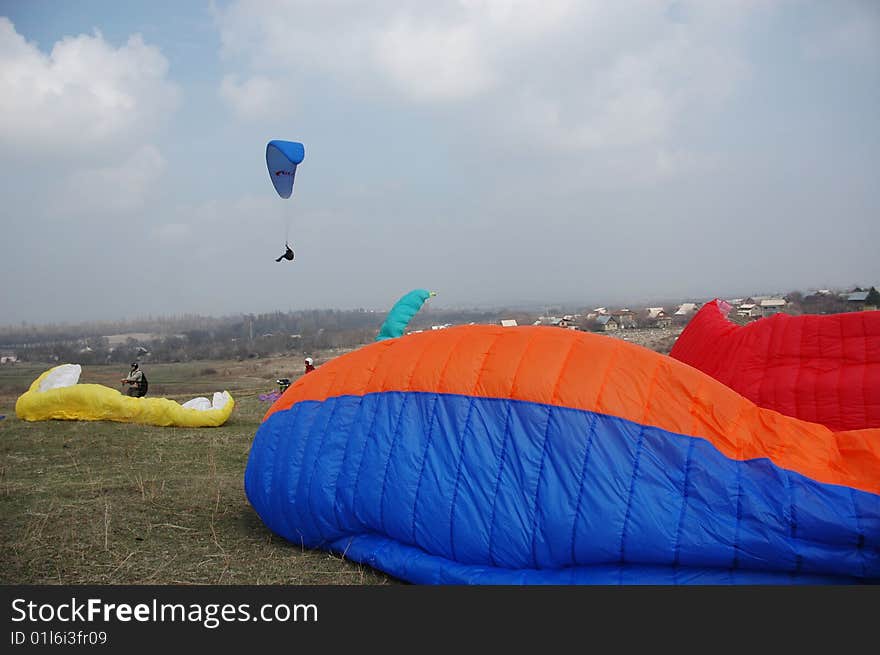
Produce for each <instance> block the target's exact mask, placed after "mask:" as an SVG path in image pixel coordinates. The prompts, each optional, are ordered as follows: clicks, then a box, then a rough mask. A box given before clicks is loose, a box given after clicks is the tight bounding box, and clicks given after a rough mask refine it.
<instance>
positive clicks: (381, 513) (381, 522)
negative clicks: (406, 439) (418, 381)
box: [379, 394, 411, 532]
mask: <svg viewBox="0 0 880 655" xmlns="http://www.w3.org/2000/svg"><path fill="white" fill-rule="evenodd" d="M410 396H411V394H404V396H403V402H402V403H400V412H398V414H397V424H396V426H395V427H394V434H393V435H392V437H391V446H390V448H388V454H387V455H386V456H385V470H384V471H383V473H382V490H381V491H380V492H379V527H381V529H382V532H385V489H386V485H387V483H388V469H390V468H391V455H393V454H394V444H396V443H397V440H398V438H399V437H400V426H401V425H402V424H403V413H404V411H405V410H406V403H407V401H408V400H409V398H410Z"/></svg>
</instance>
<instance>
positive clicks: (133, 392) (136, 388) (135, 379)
mask: <svg viewBox="0 0 880 655" xmlns="http://www.w3.org/2000/svg"><path fill="white" fill-rule="evenodd" d="M120 382H122V384H123V385H125V384H127V385H128V392H127V393H128V395H129V396H131V397H133V398H141V397H142V396H145V395H146V393H147V377H146V376H145V375H144V372H143V371H142V370H141V369H140V367H139V366H138V363H137V362H132V363H131V370H130V371H129V372H128V375H127V376H125V377H124V378H122V380H120Z"/></svg>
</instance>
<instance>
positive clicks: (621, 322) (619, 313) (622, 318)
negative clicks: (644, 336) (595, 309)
mask: <svg viewBox="0 0 880 655" xmlns="http://www.w3.org/2000/svg"><path fill="white" fill-rule="evenodd" d="M609 313H610V315H611V316H612V317H613V318H614V320H615V321H617V326H618V327H619V328H621V329H627V328H634V327H635V326H636V315H635V314H633V313H632V311H630V310H629V309H627V308H623V309H618V310H616V311H613V312H609Z"/></svg>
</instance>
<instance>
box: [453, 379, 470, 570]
mask: <svg viewBox="0 0 880 655" xmlns="http://www.w3.org/2000/svg"><path fill="white" fill-rule="evenodd" d="M474 400H475V399H474V398H473V396H471V399H470V402H468V411H467V416H465V419H464V425H463V426H462V429H461V439H460V440H459V449H458V464H457V465H456V467H455V485H454V486H453V488H452V503H451V505H450V507H449V552H450V553H452V559H455V534H454V532H455V530H454V526H455V502H456V501H457V500H458V485H459V483H460V481H461V465H462V463H463V462H464V444H465V441H467V433H468V430H469V429H470V424H471V414H472V413H473V410H474V404H475V402H474Z"/></svg>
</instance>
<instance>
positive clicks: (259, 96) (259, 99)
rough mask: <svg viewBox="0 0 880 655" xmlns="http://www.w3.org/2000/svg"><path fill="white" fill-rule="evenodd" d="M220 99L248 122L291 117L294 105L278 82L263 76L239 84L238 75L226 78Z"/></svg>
mask: <svg viewBox="0 0 880 655" xmlns="http://www.w3.org/2000/svg"><path fill="white" fill-rule="evenodd" d="M220 97H221V98H222V99H223V100H225V101H226V102H227V103H229V105H230V106H231V107H232V109H233V111H234V112H235V113H236V114H237V115H238V116H240V117H241V118H245V119H248V120H260V119H265V118H272V117H276V116H280V115H286V116H289V115H290V113H291V108H292V105H293V101H292V100H291V98H290V97H289V94H286V93H284V92H283V91H282V89H281V85H280V84H279V83H278V82H277V81H275V80H272V79H270V78H268V77H265V76H262V75H256V76H254V77H251V78H249V79H246V80H244V81H243V82H239V81H238V76H236V75H226V76H224V77H223V81H222V82H221V83H220Z"/></svg>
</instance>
